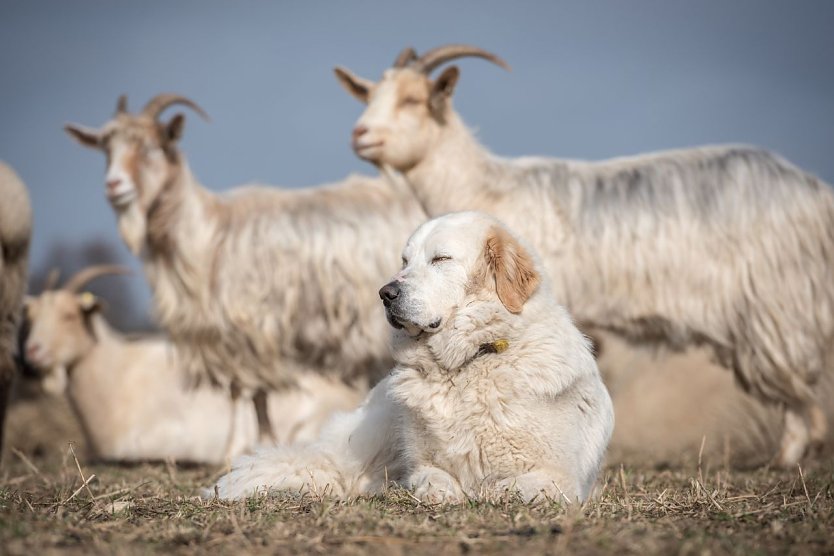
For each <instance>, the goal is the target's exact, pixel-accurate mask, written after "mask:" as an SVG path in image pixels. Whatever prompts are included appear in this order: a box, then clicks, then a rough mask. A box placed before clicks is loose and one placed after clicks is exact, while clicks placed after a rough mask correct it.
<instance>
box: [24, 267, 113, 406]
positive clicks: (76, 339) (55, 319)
mask: <svg viewBox="0 0 834 556" xmlns="http://www.w3.org/2000/svg"><path fill="white" fill-rule="evenodd" d="M127 272H128V270H127V269H125V268H124V267H120V266H115V265H99V266H92V267H89V268H86V269H84V270H82V271H81V272H79V273H78V274H76V275H75V276H73V277H72V278H70V279H69V280H68V281H67V283H66V284H65V285H64V286H63V287H62V288H59V289H52V287H47V289H46V290H45V291H44V292H42V293H41V294H40V295H39V296H29V297H27V298H26V300H25V302H24V312H25V318H26V321H27V323H28V327H27V328H28V336H27V338H26V340H25V342H24V343H23V357H24V358H25V360H26V362H27V363H28V364H29V365H31V366H32V367H34V368H35V369H37V370H38V371H39V373H40V374H41V375H42V376H43V385H44V388H45V389H46V390H47V391H49V392H50V393H56V394H57V393H61V392H62V391H63V390H64V388H65V386H66V371H67V369H69V368H71V367H72V366H73V365H74V364H75V363H76V362H77V361H78V360H80V359H81V358H82V357H84V356H85V355H86V354H87V353H88V352H89V351H90V350H91V349H92V348H93V346H94V345H95V342H96V338H95V335H94V333H93V326H92V318H93V316H94V315H95V314H96V313H97V312H98V310H99V309H100V307H101V304H100V302H99V300H98V298H96V297H95V296H94V295H93V294H91V293H89V292H82V291H81V288H82V287H83V286H84V285H85V284H86V283H87V282H90V281H91V280H93V279H95V278H97V277H99V276H103V275H105V274H126V273H127Z"/></svg>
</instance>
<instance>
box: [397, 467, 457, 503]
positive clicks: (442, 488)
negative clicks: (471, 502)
mask: <svg viewBox="0 0 834 556" xmlns="http://www.w3.org/2000/svg"><path fill="white" fill-rule="evenodd" d="M408 486H409V488H410V489H411V490H413V491H414V496H415V497H417V498H419V499H420V500H421V501H423V502H427V503H429V504H439V503H449V504H454V503H458V502H462V501H463V500H464V498H465V497H464V495H463V491H462V490H461V488H460V486H459V485H458V482H457V481H456V480H455V479H454V477H452V476H451V475H449V474H448V473H446V472H445V471H443V470H442V469H438V468H436V467H421V468H419V469H418V470H417V471H415V472H414V473H412V474H411V477H409V480H408Z"/></svg>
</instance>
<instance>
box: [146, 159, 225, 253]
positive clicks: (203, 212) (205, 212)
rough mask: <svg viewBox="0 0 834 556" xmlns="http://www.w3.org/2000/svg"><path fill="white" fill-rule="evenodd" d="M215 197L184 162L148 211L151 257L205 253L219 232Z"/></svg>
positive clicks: (148, 236)
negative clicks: (213, 236) (215, 233)
mask: <svg viewBox="0 0 834 556" xmlns="http://www.w3.org/2000/svg"><path fill="white" fill-rule="evenodd" d="M216 206H217V199H216V197H215V196H214V195H213V194H212V193H211V192H209V191H208V190H207V189H205V188H204V187H203V186H202V185H200V183H199V182H198V181H197V180H196V178H195V177H194V175H193V174H192V173H191V170H190V169H189V167H188V164H187V163H186V162H185V161H184V160H183V161H181V162H180V163H179V165H178V168H177V171H176V173H175V174H174V176H173V177H172V179H171V181H170V182H169V183H168V184H166V186H165V188H164V189H163V191H162V192H161V193H160V194H159V196H158V197H157V199H156V201H155V202H154V203H153V204H152V206H151V207H150V208H149V209H148V211H147V226H148V227H147V248H148V256H149V257H150V258H152V259H153V258H158V257H163V258H169V257H174V256H176V257H179V256H181V255H182V254H183V253H186V252H187V253H192V254H199V255H202V254H204V253H203V251H204V250H205V249H207V248H208V244H210V243H211V240H212V237H211V236H212V234H213V232H214V230H215V229H216V225H215V224H216V215H217V211H216V210H215V209H216Z"/></svg>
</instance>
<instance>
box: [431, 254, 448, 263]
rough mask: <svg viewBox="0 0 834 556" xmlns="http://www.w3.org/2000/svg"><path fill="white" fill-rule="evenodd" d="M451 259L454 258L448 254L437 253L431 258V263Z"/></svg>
mask: <svg viewBox="0 0 834 556" xmlns="http://www.w3.org/2000/svg"><path fill="white" fill-rule="evenodd" d="M451 260H452V257H450V256H448V255H437V256H436V257H434V258H433V259H432V260H431V264H439V263H442V262H444V261H451Z"/></svg>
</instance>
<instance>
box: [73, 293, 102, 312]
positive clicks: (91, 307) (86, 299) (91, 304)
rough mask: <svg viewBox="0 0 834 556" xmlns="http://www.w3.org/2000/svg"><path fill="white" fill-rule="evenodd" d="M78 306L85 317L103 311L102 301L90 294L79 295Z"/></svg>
mask: <svg viewBox="0 0 834 556" xmlns="http://www.w3.org/2000/svg"><path fill="white" fill-rule="evenodd" d="M78 305H79V306H80V307H81V311H82V312H83V313H84V314H85V315H91V314H93V313H95V312H96V311H98V310H100V309H101V301H100V300H99V298H97V297H96V296H94V295H93V294H91V293H90V292H84V293H80V294H78Z"/></svg>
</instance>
